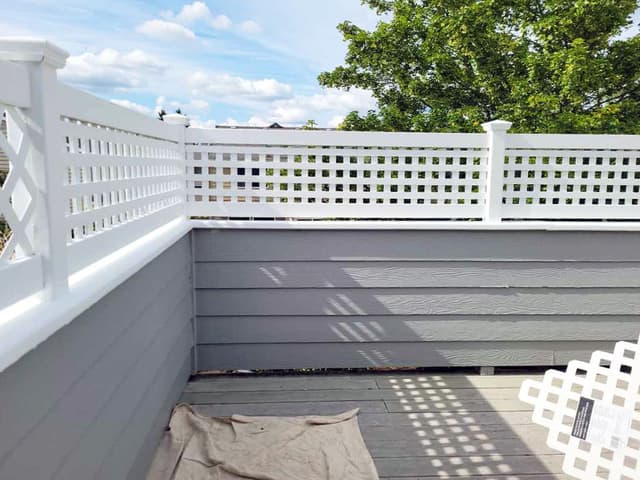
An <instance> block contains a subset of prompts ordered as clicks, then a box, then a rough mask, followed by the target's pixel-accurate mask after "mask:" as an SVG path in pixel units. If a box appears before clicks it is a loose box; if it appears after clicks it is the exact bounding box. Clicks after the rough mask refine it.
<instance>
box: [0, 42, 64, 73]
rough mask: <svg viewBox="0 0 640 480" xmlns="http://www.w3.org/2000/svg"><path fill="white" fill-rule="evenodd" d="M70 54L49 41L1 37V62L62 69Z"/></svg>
mask: <svg viewBox="0 0 640 480" xmlns="http://www.w3.org/2000/svg"><path fill="white" fill-rule="evenodd" d="M68 57H69V52H67V51H66V50H64V49H62V48H60V47H58V46H57V45H54V44H53V43H51V42H48V41H47V40H42V39H39V38H29V37H0V60H9V61H13V62H35V63H40V62H43V63H46V64H47V65H50V66H52V67H53V68H62V67H64V66H65V64H66V63H67V58H68Z"/></svg>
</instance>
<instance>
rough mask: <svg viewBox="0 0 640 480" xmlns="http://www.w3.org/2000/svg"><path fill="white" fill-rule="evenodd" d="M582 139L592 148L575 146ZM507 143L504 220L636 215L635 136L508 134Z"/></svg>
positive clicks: (639, 157)
mask: <svg viewBox="0 0 640 480" xmlns="http://www.w3.org/2000/svg"><path fill="white" fill-rule="evenodd" d="M581 138H582V139H585V140H584V141H586V140H587V139H588V140H590V141H591V142H595V143H594V146H593V147H587V146H581V147H579V146H578V145H580V143H581V140H580V139H581ZM529 139H530V141H527V140H529ZM508 141H509V142H510V144H511V147H510V148H507V149H506V151H505V161H504V184H503V199H502V203H503V206H502V217H503V218H505V219H519V218H522V219H532V218H536V219H590V218H594V219H638V218H640V144H638V142H637V139H635V138H634V137H632V136H623V135H618V136H615V135H607V136H604V135H603V136H598V135H591V136H586V135H584V136H583V135H572V136H560V135H557V136H553V135H539V136H536V135H510V136H509V137H508ZM598 142H600V143H599V144H598Z"/></svg>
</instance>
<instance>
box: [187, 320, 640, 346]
mask: <svg viewBox="0 0 640 480" xmlns="http://www.w3.org/2000/svg"><path fill="white" fill-rule="evenodd" d="M604 326H606V328H603V327H604ZM198 327H199V328H198V341H199V342H200V343H203V344H215V343H219V344H226V343H228V344H234V343H287V342H297V343H318V342H320V343H335V342H360V343H363V342H364V343H366V342H415V341H424V342H437V341H469V342H471V341H481V340H482V341H494V340H495V341H535V340H538V341H540V340H542V341H551V340H566V341H571V340H575V339H576V335H579V336H580V340H591V341H598V340H619V339H620V338H629V339H632V338H634V337H635V336H637V335H638V333H640V321H639V318H638V316H637V315H506V316H503V317H498V316H493V315H476V314H473V315H437V316H436V315H367V316H362V315H355V316H345V315H306V316H304V315H287V316H278V315H274V316H235V317H224V316H222V317H212V316H199V320H198Z"/></svg>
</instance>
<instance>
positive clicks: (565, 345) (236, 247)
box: [194, 229, 640, 370]
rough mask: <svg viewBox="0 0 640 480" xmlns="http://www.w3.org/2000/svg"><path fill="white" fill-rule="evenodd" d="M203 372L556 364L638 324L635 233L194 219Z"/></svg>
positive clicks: (627, 335) (639, 238) (634, 330)
mask: <svg viewBox="0 0 640 480" xmlns="http://www.w3.org/2000/svg"><path fill="white" fill-rule="evenodd" d="M194 243H195V247H196V248H195V253H194V255H195V258H196V268H195V271H196V279H197V280H196V282H197V283H196V288H197V289H196V311H197V331H198V336H197V343H198V345H199V347H198V365H199V368H200V369H201V370H207V369H236V368H238V369H245V368H248V369H279V368H314V367H316V368H320V367H325V368H344V367H371V366H427V367H428V366H438V367H442V366H452V365H455V366H480V365H496V366H506V365H558V364H563V363H566V362H567V361H569V360H571V359H572V358H587V357H588V355H589V354H590V353H591V352H592V351H593V350H595V349H607V348H610V347H611V345H612V342H614V341H618V340H625V339H635V338H637V335H638V331H640V316H638V312H640V275H639V274H640V249H638V248H637V246H638V245H640V233H638V232H561V231H554V232H545V231H360V230H352V231H349V230H315V231H304V230H294V229H292V230H242V229H237V230H233V229H229V230H213V229H212V230H196V231H195V232H194Z"/></svg>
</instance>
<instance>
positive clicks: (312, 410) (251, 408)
mask: <svg viewBox="0 0 640 480" xmlns="http://www.w3.org/2000/svg"><path fill="white" fill-rule="evenodd" d="M354 408H359V409H360V412H362V413H379V414H383V413H384V412H386V409H385V405H384V402H380V401H374V402H371V401H363V402H308V403H303V402H294V403H244V404H235V403H230V404H226V405H194V409H195V410H196V411H197V412H198V413H202V414H204V415H208V416H211V417H226V416H231V415H233V414H240V415H255V416H282V415H287V416H291V415H336V414H338V413H343V412H346V411H347V410H353V409H354Z"/></svg>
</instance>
